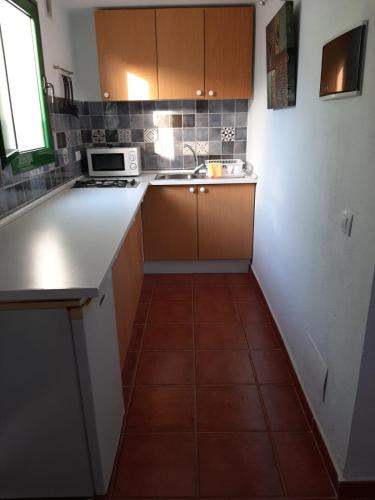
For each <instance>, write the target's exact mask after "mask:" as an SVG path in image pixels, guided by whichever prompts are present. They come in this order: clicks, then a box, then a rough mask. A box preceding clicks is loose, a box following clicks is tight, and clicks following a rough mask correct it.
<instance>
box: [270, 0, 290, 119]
mask: <svg viewBox="0 0 375 500" xmlns="http://www.w3.org/2000/svg"><path fill="white" fill-rule="evenodd" d="M266 41H267V108H268V109H280V108H287V107H289V106H295V104H296V80H297V77H296V73H297V48H296V37H295V28H294V14H293V2H292V1H289V0H288V1H287V2H285V3H284V5H283V6H282V7H281V9H280V10H279V12H278V13H277V14H276V15H275V17H274V18H273V19H272V21H271V22H270V23H269V24H268V26H267V28H266Z"/></svg>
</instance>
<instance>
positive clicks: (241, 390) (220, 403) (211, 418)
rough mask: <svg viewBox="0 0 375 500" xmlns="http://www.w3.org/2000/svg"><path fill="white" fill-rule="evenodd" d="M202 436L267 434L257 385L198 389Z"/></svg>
mask: <svg viewBox="0 0 375 500" xmlns="http://www.w3.org/2000/svg"><path fill="white" fill-rule="evenodd" d="M197 418H198V432H228V431H229V432H238V431H264V430H266V421H265V418H264V415H263V411H262V407H261V403H260V399H259V395H258V390H257V388H256V386H255V385H227V386H212V387H207V386H205V387H202V386H200V387H197Z"/></svg>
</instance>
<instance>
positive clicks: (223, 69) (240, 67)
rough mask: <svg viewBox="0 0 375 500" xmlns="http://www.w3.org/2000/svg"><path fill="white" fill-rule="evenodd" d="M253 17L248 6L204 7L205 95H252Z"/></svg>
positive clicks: (233, 96) (236, 97)
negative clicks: (211, 93)
mask: <svg viewBox="0 0 375 500" xmlns="http://www.w3.org/2000/svg"><path fill="white" fill-rule="evenodd" d="M253 17H254V8H253V7H251V6H249V7H213V8H206V9H205V88H206V98H208V99H248V98H249V97H252V92H253V91H252V67H253V21H254V19H253ZM210 91H212V92H213V95H210Z"/></svg>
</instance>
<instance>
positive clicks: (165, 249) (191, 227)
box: [142, 186, 197, 261]
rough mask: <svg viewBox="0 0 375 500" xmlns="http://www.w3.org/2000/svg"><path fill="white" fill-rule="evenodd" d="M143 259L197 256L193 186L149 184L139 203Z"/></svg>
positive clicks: (195, 198)
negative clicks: (141, 203) (140, 208)
mask: <svg viewBox="0 0 375 500" xmlns="http://www.w3.org/2000/svg"><path fill="white" fill-rule="evenodd" d="M142 219H143V243H144V252H145V260H149V261H152V260H171V261H173V260H196V259H197V187H196V186H152V187H150V188H149V190H148V191H147V194H146V197H145V200H144V202H143V205H142Z"/></svg>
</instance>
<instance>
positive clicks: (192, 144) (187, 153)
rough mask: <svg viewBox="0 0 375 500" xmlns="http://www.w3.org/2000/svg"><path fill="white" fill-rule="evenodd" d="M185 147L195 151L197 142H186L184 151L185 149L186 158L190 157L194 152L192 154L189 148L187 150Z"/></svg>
mask: <svg viewBox="0 0 375 500" xmlns="http://www.w3.org/2000/svg"><path fill="white" fill-rule="evenodd" d="M185 146H190V147H191V148H193V149H194V151H195V148H196V143H195V142H191V141H185V142H184V149H183V153H184V156H189V155H191V154H192V152H191V150H190V149H189V148H187V147H185Z"/></svg>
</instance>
